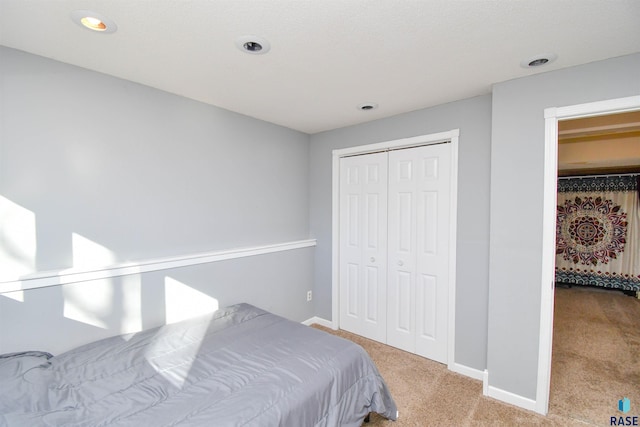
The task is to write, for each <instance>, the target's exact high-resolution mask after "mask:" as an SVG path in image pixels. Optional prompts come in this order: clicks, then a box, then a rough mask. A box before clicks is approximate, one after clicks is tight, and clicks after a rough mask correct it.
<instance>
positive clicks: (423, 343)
mask: <svg viewBox="0 0 640 427" xmlns="http://www.w3.org/2000/svg"><path fill="white" fill-rule="evenodd" d="M416 150H417V153H416V155H417V159H416V175H417V176H418V177H419V178H418V179H417V180H416V192H417V194H418V195H419V196H418V197H417V199H418V203H417V213H416V215H417V217H418V218H419V220H418V222H417V235H418V238H417V248H416V256H417V257H416V275H417V276H418V277H420V280H418V287H419V289H418V297H417V298H416V312H417V313H418V316H419V317H418V321H417V322H416V353H417V354H419V355H421V356H425V357H428V358H429V359H432V360H436V361H438V362H442V363H446V362H447V347H448V311H449V306H448V301H449V277H448V275H449V211H450V207H449V206H450V200H449V198H450V181H451V179H450V145H449V144H438V145H432V146H427V147H420V148H418V149H416Z"/></svg>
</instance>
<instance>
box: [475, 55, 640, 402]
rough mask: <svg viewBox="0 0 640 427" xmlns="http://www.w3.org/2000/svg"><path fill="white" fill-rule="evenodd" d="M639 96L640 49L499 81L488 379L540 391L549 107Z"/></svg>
mask: <svg viewBox="0 0 640 427" xmlns="http://www.w3.org/2000/svg"><path fill="white" fill-rule="evenodd" d="M634 95H640V54H635V55H630V56H626V57H621V58H615V59H611V60H607V61H601V62H594V63H591V64H587V65H583V66H579V67H573V68H568V69H564V70H559V71H553V72H549V73H543V74H538V75H535V76H531V77H527V78H521V79H517V80H512V81H507V82H504V83H500V84H496V85H495V86H494V88H493V110H492V127H491V131H492V142H491V245H490V246H491V252H490V254H491V256H490V267H489V268H490V289H489V330H488V335H489V341H488V354H487V360H488V370H489V384H490V385H491V386H493V387H497V388H499V389H502V390H506V391H509V392H511V393H515V394H517V395H520V396H524V397H527V398H530V399H535V397H536V387H537V369H538V366H537V364H538V339H539V333H540V331H539V324H540V298H541V280H542V279H541V268H542V265H541V253H542V197H543V165H544V159H543V155H544V115H543V114H544V109H545V108H548V107H563V106H569V105H575V104H581V103H586V102H593V101H601V100H606V99H614V98H622V97H627V96H634Z"/></svg>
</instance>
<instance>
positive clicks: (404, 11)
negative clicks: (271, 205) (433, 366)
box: [0, 0, 640, 133]
mask: <svg viewBox="0 0 640 427" xmlns="http://www.w3.org/2000/svg"><path fill="white" fill-rule="evenodd" d="M77 9H89V10H93V11H96V12H99V13H101V14H103V15H106V16H108V17H110V18H111V19H113V20H114V21H115V22H116V23H117V25H118V31H117V32H115V33H113V34H101V33H95V32H91V31H89V30H86V29H84V28H81V27H80V26H78V25H76V24H74V23H73V22H72V21H71V18H70V13H71V12H72V11H74V10H77ZM639 22H640V1H638V0H527V1H524V0H521V1H515V0H512V1H508V0H503V1H497V0H493V1H490V0H486V1H485V0H466V1H458V0H421V1H418V0H413V1H412V0H290V1H284V0H253V1H249V0H210V1H202V0H197V1H196V0H180V1H176V0H172V1H167V0H153V1H151V0H107V1H96V0H83V1H80V0H0V44H2V45H4V46H8V47H12V48H16V49H20V50H23V51H26V52H30V53H34V54H37V55H42V56H45V57H49V58H53V59H55V60H58V61H62V62H66V63H69V64H74V65H77V66H80V67H84V68H88V69H91V70H95V71H99V72H102V73H106V74H109V75H113V76H116V77H120V78H123V79H127V80H131V81H134V82H138V83H141V84H144V85H148V86H151V87H154V88H158V89H162V90H165V91H167V92H171V93H175V94H178V95H182V96H185V97H188V98H192V99H196V100H199V101H202V102H205V103H208V104H212V105H216V106H219V107H222V108H226V109H229V110H232V111H236V112H239V113H242V114H246V115H249V116H252V117H255V118H258V119H262V120H266V121H269V122H272V123H276V124H280V125H283V126H287V127H289V128H292V129H297V130H300V131H303V132H306V133H316V132H320V131H323V130H328V129H334V128H338V127H343V126H348V125H352V124H356V123H361V122H365V121H369V120H374V119H379V118H382V117H388V116H392V115H395V114H399V113H402V112H406V111H411V110H416V109H419V108H424V107H429V106H433V105H437V104H441V103H445V102H449V101H454V100H457V99H462V98H467V97H471V96H475V95H480V94H486V93H489V92H490V91H491V85H492V84H493V83H497V82H501V81H505V80H509V79H513V78H517V77H522V76H527V75H531V74H533V73H537V72H544V71H549V70H554V69H558V68H564V67H568V66H573V65H578V64H583V63H587V62H592V61H596V60H601V59H605V58H611V57H616V56H621V55H626V54H630V53H634V52H639V51H640V24H639ZM244 35H257V36H260V37H263V38H265V39H267V40H268V41H269V42H270V43H271V51H270V52H269V53H267V54H265V55H249V54H246V53H243V52H241V51H240V50H238V49H237V48H236V46H235V40H236V39H237V38H238V37H240V36H244ZM548 52H553V53H555V54H557V55H558V59H557V60H556V61H555V62H553V63H550V64H547V65H546V66H544V67H541V68H537V69H525V68H522V67H521V66H520V62H521V61H523V60H525V59H527V58H532V57H534V56H536V55H539V54H544V53H548ZM0 67H1V64H0ZM365 102H374V103H377V104H379V108H377V109H375V110H370V111H359V110H358V109H357V108H356V107H357V106H358V105H359V104H362V103H365Z"/></svg>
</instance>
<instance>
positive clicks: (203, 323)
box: [0, 304, 397, 427]
mask: <svg viewBox="0 0 640 427" xmlns="http://www.w3.org/2000/svg"><path fill="white" fill-rule="evenodd" d="M370 412H377V413H379V414H381V415H382V416H384V417H386V418H388V419H391V420H395V419H396V417H397V409H396V405H395V403H394V401H393V399H392V397H391V395H390V393H389V390H388V388H387V386H386V384H385V382H384V380H383V379H382V377H381V376H380V374H379V372H378V370H377V368H376V367H375V365H374V364H373V362H372V361H371V359H370V358H369V356H368V355H367V353H366V352H365V351H364V350H363V349H362V348H361V347H360V346H358V345H356V344H354V343H353V342H351V341H348V340H344V339H342V338H339V337H336V336H334V335H331V334H328V333H326V332H323V331H320V330H317V329H314V328H310V327H308V326H304V325H302V324H299V323H295V322H292V321H289V320H286V319H284V318H282V317H279V316H276V315H274V314H271V313H269V312H266V311H264V310H261V309H259V308H257V307H254V306H251V305H248V304H238V305H234V306H231V307H227V308H224V309H220V310H218V311H216V312H214V313H212V314H210V315H207V316H202V317H197V318H194V319H190V320H187V321H183V322H180V323H176V324H172V325H166V326H162V327H160V328H155V329H150V330H146V331H143V332H140V333H137V334H131V335H122V336H117V337H111V338H107V339H104V340H100V341H96V342H94V343H91V344H87V345H84V346H81V347H78V348H76V349H74V350H71V351H69V352H66V353H63V354H61V355H59V356H55V357H54V356H51V355H50V354H48V353H44V352H37V351H33V352H24V353H14V354H8V355H0V425H2V426H4V425H7V426H34V425H45V426H59V425H65V426H105V425H109V426H151V425H153V426H173V425H179V426H261V427H263V426H296V427H305V426H359V425H361V424H362V422H363V420H364V418H365V417H367V416H368V414H369V413H370Z"/></svg>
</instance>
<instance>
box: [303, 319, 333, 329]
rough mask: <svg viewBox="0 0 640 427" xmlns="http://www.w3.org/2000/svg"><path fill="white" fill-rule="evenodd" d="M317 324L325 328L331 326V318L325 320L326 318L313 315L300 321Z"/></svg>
mask: <svg viewBox="0 0 640 427" xmlns="http://www.w3.org/2000/svg"><path fill="white" fill-rule="evenodd" d="M314 323H315V324H317V325H320V326H324V327H325V328H331V329H334V328H333V323H332V322H331V320H327V319H323V318H322V317H318V316H314V317H312V318H311V319H307V320H305V321H303V322H302V324H303V325H307V326H309V325H313V324H314Z"/></svg>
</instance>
